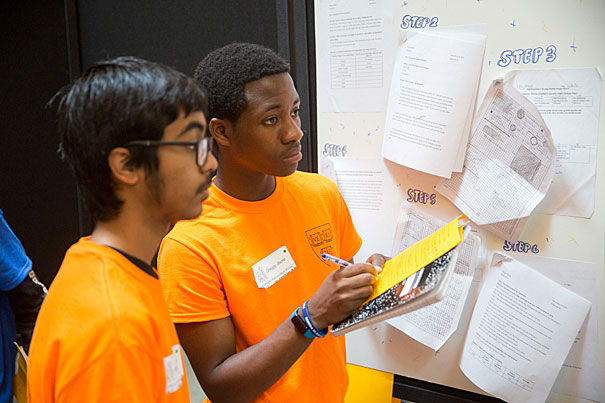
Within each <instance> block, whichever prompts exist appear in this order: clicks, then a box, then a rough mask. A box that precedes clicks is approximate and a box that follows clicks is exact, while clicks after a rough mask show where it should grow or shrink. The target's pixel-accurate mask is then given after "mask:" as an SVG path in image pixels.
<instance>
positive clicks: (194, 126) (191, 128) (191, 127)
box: [177, 122, 206, 137]
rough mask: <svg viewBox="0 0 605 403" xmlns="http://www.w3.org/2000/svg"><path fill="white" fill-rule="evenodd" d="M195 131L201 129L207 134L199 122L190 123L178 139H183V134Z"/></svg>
mask: <svg viewBox="0 0 605 403" xmlns="http://www.w3.org/2000/svg"><path fill="white" fill-rule="evenodd" d="M193 129H199V130H200V131H201V132H202V133H206V127H205V126H204V125H203V124H201V123H198V122H190V123H189V124H188V125H187V126H185V128H184V129H183V130H181V132H180V133H179V134H178V136H177V137H181V136H182V135H183V134H185V133H187V132H188V131H190V130H193Z"/></svg>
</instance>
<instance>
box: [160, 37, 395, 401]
mask: <svg viewBox="0 0 605 403" xmlns="http://www.w3.org/2000/svg"><path fill="white" fill-rule="evenodd" d="M195 78H196V79H197V80H198V81H199V82H200V83H201V84H202V85H203V86H204V88H206V89H207V91H208V96H209V113H210V115H209V118H210V119H211V120H210V123H209V125H210V126H209V127H210V132H211V133H212V136H213V137H214V139H215V141H216V143H217V144H218V151H219V161H220V166H219V169H218V171H217V175H216V177H215V180H214V183H213V186H212V187H211V188H210V198H209V199H208V200H207V201H206V202H204V211H206V212H207V214H206V215H205V216H204V218H203V219H201V220H200V219H196V220H192V221H186V222H181V223H179V224H177V225H176V226H175V228H174V229H173V230H172V231H171V232H170V233H169V234H168V235H167V236H166V237H165V238H164V241H163V242H162V246H161V247H160V252H159V258H158V267H159V270H160V273H161V280H162V286H163V288H164V291H165V295H166V298H167V300H168V306H169V310H170V313H171V316H172V320H173V321H174V322H175V324H176V329H177V332H178V334H179V338H180V340H181V343H182V344H183V347H184V348H185V351H186V352H187V356H188V357H189V359H190V361H191V364H192V367H193V369H194V371H195V373H196V376H197V378H198V380H199V381H200V384H201V386H202V388H203V389H204V391H205V392H206V394H207V395H208V397H209V398H210V399H211V400H212V401H217V402H218V401H227V402H236V401H237V402H239V401H252V400H254V401H266V402H338V401H343V399H344V395H345V392H346V390H347V385H348V378H347V372H346V366H345V365H346V360H345V344H344V338H342V337H341V338H335V337H333V336H332V335H330V334H327V333H328V326H329V325H331V324H333V323H335V322H337V321H339V320H342V319H344V318H345V317H346V316H347V315H348V314H350V313H351V312H352V311H354V310H355V309H356V308H358V307H359V306H360V305H361V304H362V303H363V302H364V301H365V300H366V299H367V298H368V297H369V295H370V293H371V292H372V284H373V283H374V278H375V274H376V269H375V267H374V266H373V265H377V266H379V267H382V264H383V263H384V260H385V258H384V256H381V255H373V256H372V257H371V258H370V259H368V262H371V264H367V263H366V264H351V265H348V266H346V267H341V268H338V266H335V265H333V264H331V263H328V262H326V261H324V260H322V258H321V254H322V253H329V254H332V255H336V256H338V257H340V258H343V259H345V260H351V259H352V258H353V256H354V255H355V253H356V252H357V251H358V250H359V247H360V246H361V238H360V237H359V235H358V234H357V232H356V231H355V228H354V226H353V222H352V220H351V217H350V214H349V211H348V209H347V206H346V204H345V203H344V200H343V198H342V196H341V195H340V193H339V192H338V189H337V188H336V185H335V184H334V183H333V182H332V181H330V180H328V179H326V178H324V177H321V176H319V175H317V174H310V173H304V172H298V171H296V168H297V165H298V162H299V161H300V159H301V144H300V140H301V138H302V136H303V133H302V131H301V127H300V125H301V122H300V118H299V109H300V98H299V96H298V93H297V92H296V89H295V87H294V83H293V82H292V78H291V77H290V74H289V66H288V63H287V62H285V61H284V60H283V59H282V58H281V57H279V56H278V55H277V54H275V53H274V52H273V51H271V50H269V49H267V48H264V47H262V46H258V45H253V44H248V43H234V44H231V45H228V46H225V47H223V48H220V49H218V50H215V51H214V52H212V53H210V54H209V55H208V56H207V57H206V58H204V60H202V61H201V62H200V64H199V65H198V67H197V70H196V74H195Z"/></svg>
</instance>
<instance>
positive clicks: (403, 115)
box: [382, 25, 487, 178]
mask: <svg viewBox="0 0 605 403" xmlns="http://www.w3.org/2000/svg"><path fill="white" fill-rule="evenodd" d="M465 29H466V30H462V29H461V30H460V31H457V30H455V29H448V30H431V31H401V32H400V34H399V46H398V48H397V53H396V58H395V65H394V68H393V78H392V79H391V89H390V92H389V102H388V106H387V112H386V117H385V132H384V141H383V146H382V156H383V157H385V158H387V159H389V160H391V161H393V162H396V163H398V164H401V165H404V166H406V167H409V168H412V169H415V170H418V171H422V172H427V173H429V174H432V175H437V176H440V177H445V178H449V177H450V176H451V174H452V172H453V171H454V170H455V168H456V167H458V168H460V167H459V166H458V164H457V162H459V160H460V161H462V158H459V157H458V153H459V152H461V153H464V152H465V151H466V147H465V146H461V144H466V140H467V133H468V130H469V128H470V122H471V121H472V117H473V113H472V112H473V111H474V109H475V108H474V106H475V101H476V94H477V88H478V83H479V78H480V74H481V66H482V64H483V63H482V61H483V56H484V53H485V43H486V39H487V36H486V35H484V34H483V32H482V31H483V30H484V29H485V27H484V26H481V25H479V26H477V27H476V28H475V30H476V31H477V32H478V33H477V34H473V33H470V32H469V29H468V28H465ZM470 31H471V32H472V30H470Z"/></svg>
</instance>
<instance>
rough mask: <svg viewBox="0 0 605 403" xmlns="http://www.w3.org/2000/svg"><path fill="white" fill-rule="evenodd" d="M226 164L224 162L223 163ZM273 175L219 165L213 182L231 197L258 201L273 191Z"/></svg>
mask: <svg viewBox="0 0 605 403" xmlns="http://www.w3.org/2000/svg"><path fill="white" fill-rule="evenodd" d="M225 165H226V164H225ZM275 183H276V182H275V176H272V175H266V174H263V173H258V172H250V171H244V170H229V169H227V168H226V167H223V166H222V165H219V168H218V171H217V172H216V178H215V179H214V184H215V185H216V186H217V187H218V188H219V189H220V190H222V191H223V192H225V193H227V194H228V195H229V196H231V197H235V198H236V199H239V200H244V201H259V200H263V199H266V198H267V197H269V196H271V194H273V192H274V191H275Z"/></svg>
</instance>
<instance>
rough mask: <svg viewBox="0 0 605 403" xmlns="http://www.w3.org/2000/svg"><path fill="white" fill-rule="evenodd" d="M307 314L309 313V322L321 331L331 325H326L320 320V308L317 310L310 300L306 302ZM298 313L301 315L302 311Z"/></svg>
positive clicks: (324, 321) (323, 320) (326, 322)
mask: <svg viewBox="0 0 605 403" xmlns="http://www.w3.org/2000/svg"><path fill="white" fill-rule="evenodd" d="M301 308H302V307H301ZM307 312H308V313H309V317H310V318H311V321H312V322H313V324H314V325H315V327H317V328H318V329H323V328H325V327H328V326H330V325H331V323H328V321H326V320H325V319H323V318H322V315H321V312H322V310H321V308H318V307H317V306H316V305H314V304H313V301H312V300H308V301H307ZM300 313H301V315H302V309H301V312H300Z"/></svg>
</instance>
